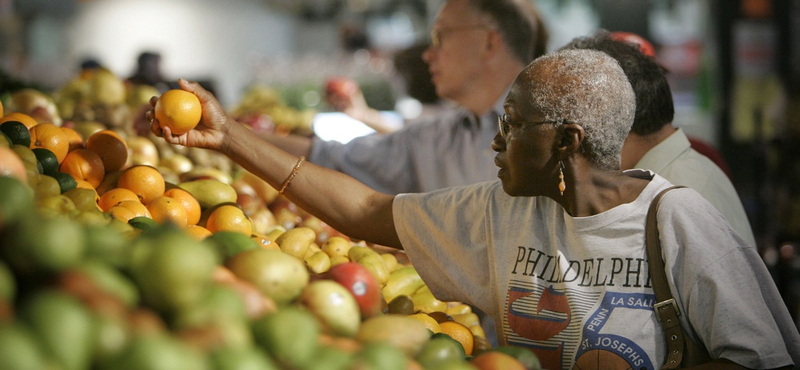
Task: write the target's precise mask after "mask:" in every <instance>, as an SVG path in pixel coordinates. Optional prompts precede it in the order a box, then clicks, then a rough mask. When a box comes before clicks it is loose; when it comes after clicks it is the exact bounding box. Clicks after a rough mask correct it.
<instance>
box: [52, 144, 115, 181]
mask: <svg viewBox="0 0 800 370" xmlns="http://www.w3.org/2000/svg"><path fill="white" fill-rule="evenodd" d="M58 170H59V171H61V172H66V173H68V174H70V175H72V177H74V178H75V180H84V181H86V182H88V183H90V184H92V189H93V190H94V189H95V188H97V186H98V185H100V182H102V181H103V176H105V174H106V171H105V169H104V167H103V160H102V159H100V156H99V155H97V153H95V152H93V151H91V150H89V149H75V150H73V151H71V152H69V153H68V154H67V157H66V158H64V160H63V161H61V166H59V167H58Z"/></svg>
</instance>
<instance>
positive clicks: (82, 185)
mask: <svg viewBox="0 0 800 370" xmlns="http://www.w3.org/2000/svg"><path fill="white" fill-rule="evenodd" d="M75 182H76V183H77V184H78V185H77V186H75V187H76V188H81V189H89V190H91V191H93V192H94V200H95V201H96V200H99V199H100V195H98V194H97V190H96V189H95V188H94V186H92V184H90V183H89V182H88V181H86V180H80V179H75Z"/></svg>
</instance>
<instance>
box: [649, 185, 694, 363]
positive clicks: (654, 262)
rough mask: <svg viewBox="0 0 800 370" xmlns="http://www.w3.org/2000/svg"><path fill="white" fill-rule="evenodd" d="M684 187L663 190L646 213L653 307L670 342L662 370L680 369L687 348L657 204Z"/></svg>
mask: <svg viewBox="0 0 800 370" xmlns="http://www.w3.org/2000/svg"><path fill="white" fill-rule="evenodd" d="M683 187H685V186H673V187H670V188H667V189H664V190H662V191H661V192H660V193H658V195H656V197H655V198H654V199H653V202H652V203H651V204H650V209H649V210H648V211H647V225H646V227H645V245H646V247H647V263H648V268H649V270H650V279H651V280H652V282H653V291H655V295H656V301H657V303H656V304H654V305H653V310H654V311H655V313H656V318H658V321H660V322H661V328H662V329H663V331H664V336H665V337H666V342H667V361H666V362H665V363H664V366H662V367H661V369H677V368H678V367H679V366H680V365H681V360H682V359H683V349H684V348H685V343H684V341H685V340H686V338H685V337H684V332H683V327H681V322H680V320H678V316H680V314H681V312H680V309H679V308H678V305H677V303H675V299H674V298H673V297H672V292H670V290H669V283H668V282H667V274H666V272H665V271H664V268H665V266H664V259H663V257H662V256H661V241H660V240H659V237H658V223H657V217H656V214H657V213H658V202H659V201H660V200H661V197H663V196H664V194H665V193H666V192H668V191H670V190H672V189H677V188H683Z"/></svg>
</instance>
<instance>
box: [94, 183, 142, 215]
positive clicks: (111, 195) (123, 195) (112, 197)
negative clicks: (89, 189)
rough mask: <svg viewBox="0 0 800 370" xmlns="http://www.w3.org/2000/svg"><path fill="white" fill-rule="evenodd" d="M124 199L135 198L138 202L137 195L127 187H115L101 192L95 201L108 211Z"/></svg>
mask: <svg viewBox="0 0 800 370" xmlns="http://www.w3.org/2000/svg"><path fill="white" fill-rule="evenodd" d="M126 200H135V201H137V202H138V201H139V197H137V196H136V194H135V193H134V192H132V191H130V190H128V189H122V188H116V189H111V190H109V191H107V192H105V193H103V195H101V196H100V200H99V201H98V202H97V204H98V205H99V206H100V209H102V210H103V211H108V209H109V208H111V207H113V206H116V205H117V204H119V203H120V202H122V201H126Z"/></svg>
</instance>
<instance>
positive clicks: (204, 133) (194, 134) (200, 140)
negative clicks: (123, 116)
mask: <svg viewBox="0 0 800 370" xmlns="http://www.w3.org/2000/svg"><path fill="white" fill-rule="evenodd" d="M178 84H179V85H180V87H181V88H182V89H184V90H186V91H188V92H191V93H193V94H194V95H195V96H197V98H198V99H200V105H201V107H202V112H203V114H202V116H201V118H200V124H198V125H197V127H195V128H194V129H193V130H191V131H189V132H187V133H185V134H183V135H173V134H172V132H171V130H170V129H169V127H166V126H164V127H161V125H160V124H159V122H158V119H156V117H155V112H154V111H153V108H155V106H156V102H157V101H158V97H153V98H152V99H150V106H151V109H150V110H148V111H147V113H146V117H147V119H149V120H150V130H151V131H153V133H154V134H155V135H156V136H161V137H163V138H164V140H166V141H167V142H168V143H170V144H178V145H183V146H187V147H198V148H206V149H214V150H220V149H221V148H222V146H223V144H224V143H225V138H226V136H227V134H228V131H229V130H230V128H231V125H232V124H235V121H234V120H233V119H232V118H231V117H230V116H229V115H228V114H227V113H226V112H225V110H224V109H223V108H222V106H221V105H220V103H219V101H217V99H216V98H215V97H214V95H212V94H211V93H210V92H208V90H206V89H204V88H202V87H201V86H200V84H198V83H197V82H189V81H186V80H184V79H179V80H178Z"/></svg>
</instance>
